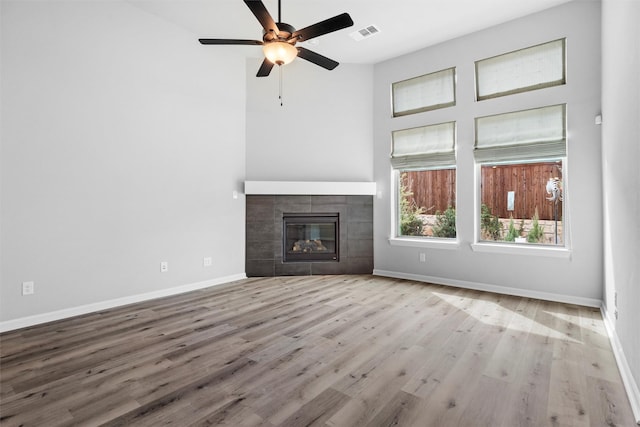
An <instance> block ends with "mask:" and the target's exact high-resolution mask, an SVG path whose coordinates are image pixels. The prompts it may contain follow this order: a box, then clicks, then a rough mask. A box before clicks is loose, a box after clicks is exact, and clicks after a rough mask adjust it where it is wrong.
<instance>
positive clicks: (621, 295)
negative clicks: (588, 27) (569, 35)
mask: <svg viewBox="0 0 640 427" xmlns="http://www.w3.org/2000/svg"><path fill="white" fill-rule="evenodd" d="M602 18H603V19H602V50H603V58H602V59H603V61H602V113H603V124H602V160H603V174H604V177H603V178H604V203H603V207H604V236H605V237H604V247H605V258H604V261H605V285H606V289H605V306H606V311H607V317H608V319H609V321H610V322H611V324H612V325H613V326H614V328H615V331H616V335H617V338H618V339H619V341H620V344H621V346H622V349H623V350H624V354H625V357H626V359H627V363H628V364H629V368H630V370H631V373H632V375H633V378H634V379H635V384H636V393H638V391H637V390H638V389H637V387H638V385H640V332H639V331H638V326H639V325H640V310H639V309H638V304H639V303H640V271H639V267H638V260H640V221H638V213H639V212H640V169H639V168H638V162H639V161H640V79H639V78H638V75H639V74H640V27H639V26H638V22H640V2H637V1H635V0H633V1H620V0H615V1H612V0H605V1H604V2H603V4H602ZM616 292H617V294H618V298H617V307H616V304H615V296H614V294H615V293H616ZM616 310H617V312H618V318H617V319H616V316H615V312H616ZM635 400H636V405H637V406H636V407H637V409H638V410H639V412H638V413H637V414H636V415H637V416H640V394H636V396H635Z"/></svg>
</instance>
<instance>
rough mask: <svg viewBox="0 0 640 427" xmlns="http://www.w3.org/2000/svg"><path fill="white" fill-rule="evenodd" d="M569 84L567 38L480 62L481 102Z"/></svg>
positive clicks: (478, 81)
mask: <svg viewBox="0 0 640 427" xmlns="http://www.w3.org/2000/svg"><path fill="white" fill-rule="evenodd" d="M565 82H566V78H565V40H564V39H561V40H556V41H552V42H549V43H545V44H541V45H538V46H533V47H529V48H526V49H521V50H518V51H515V52H511V53H506V54H504V55H499V56H495V57H493V58H488V59H483V60H481V61H477V62H476V91H477V98H478V100H482V99H487V98H493V97H497V96H503V95H509V94H513V93H518V92H524V91H529V90H535V89H541V88H544V87H549V86H555V85H560V84H564V83H565Z"/></svg>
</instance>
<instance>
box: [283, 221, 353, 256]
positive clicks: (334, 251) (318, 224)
mask: <svg viewBox="0 0 640 427" xmlns="http://www.w3.org/2000/svg"><path fill="white" fill-rule="evenodd" d="M339 236H340V215H339V214H338V213H283V215H282V237H283V238H282V243H283V244H282V248H283V254H282V261H283V262H311V261H335V262H338V261H339V252H340V251H339V248H340V243H339Z"/></svg>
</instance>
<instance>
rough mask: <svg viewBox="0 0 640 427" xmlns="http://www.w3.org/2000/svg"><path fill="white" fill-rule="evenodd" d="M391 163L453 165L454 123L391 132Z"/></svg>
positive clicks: (402, 166) (411, 166)
mask: <svg viewBox="0 0 640 427" xmlns="http://www.w3.org/2000/svg"><path fill="white" fill-rule="evenodd" d="M392 138H393V149H392V152H391V165H392V166H393V167H394V168H396V169H415V168H429V167H440V166H451V165H454V164H455V161H456V159H455V139H456V138H455V122H447V123H440V124H437V125H430V126H422V127H418V128H412V129H403V130H397V131H394V132H393V135H392Z"/></svg>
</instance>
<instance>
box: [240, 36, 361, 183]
mask: <svg viewBox="0 0 640 427" xmlns="http://www.w3.org/2000/svg"><path fill="white" fill-rule="evenodd" d="M314 49H315V50H316V51H318V53H323V52H322V50H321V47H320V46H318V48H314ZM259 66H260V61H257V60H249V61H248V63H247V179H248V180H253V181H372V180H373V146H372V144H371V141H372V139H373V135H372V131H373V124H372V119H373V116H372V111H373V110H372V99H373V93H372V91H371V88H372V86H373V66H372V65H355V64H340V65H339V66H338V67H337V68H336V69H335V70H333V71H327V70H325V69H324V68H321V67H318V66H316V65H314V64H311V63H310V62H308V61H304V60H296V61H294V62H292V63H291V64H288V65H287V66H286V67H284V68H283V70H282V72H283V75H282V85H283V101H284V102H283V103H284V105H283V106H282V107H281V106H280V102H279V100H278V92H279V90H278V86H279V76H278V67H274V68H273V70H272V71H271V75H270V76H269V77H266V78H256V76H255V75H256V72H257V70H258V67H259Z"/></svg>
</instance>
